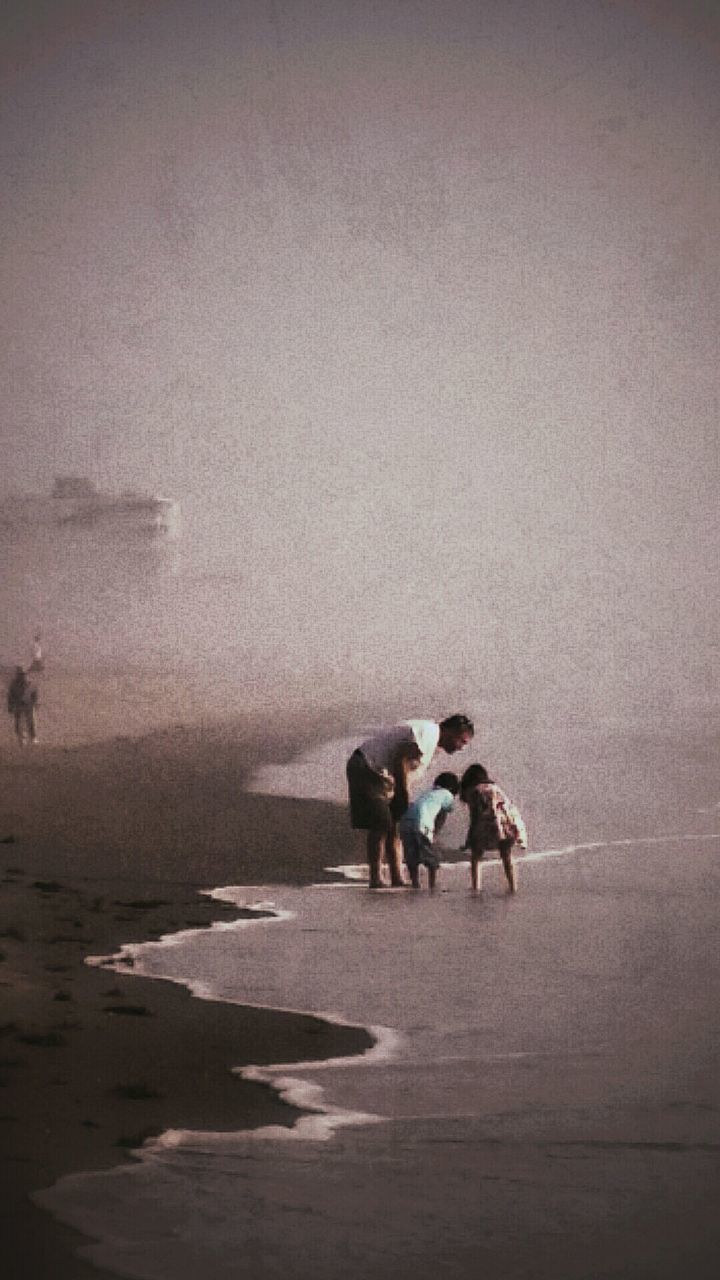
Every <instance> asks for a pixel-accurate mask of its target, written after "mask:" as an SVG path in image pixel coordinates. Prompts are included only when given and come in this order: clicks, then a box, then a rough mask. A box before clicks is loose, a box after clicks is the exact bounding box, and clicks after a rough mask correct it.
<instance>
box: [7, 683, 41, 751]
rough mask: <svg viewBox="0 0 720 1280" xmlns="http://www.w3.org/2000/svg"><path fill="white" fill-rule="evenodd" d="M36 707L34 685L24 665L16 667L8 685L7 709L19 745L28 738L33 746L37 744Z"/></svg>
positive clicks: (36, 699) (36, 693)
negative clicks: (12, 720)
mask: <svg viewBox="0 0 720 1280" xmlns="http://www.w3.org/2000/svg"><path fill="white" fill-rule="evenodd" d="M37 707H38V692H37V689H36V688H35V685H34V684H33V682H32V680H29V679H28V676H27V672H26V671H25V669H24V667H16V668H15V675H14V676H13V678H12V680H11V681H10V684H9V686H8V693H7V709H8V712H9V714H10V715H11V716H12V717H13V719H14V721H15V733H16V734H17V740H18V742H19V743H20V746H21V747H24V746H25V743H26V741H27V740H28V739H29V740H30V742H31V743H32V745H33V746H36V745H37V740H38V738H37Z"/></svg>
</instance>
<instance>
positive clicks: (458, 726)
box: [440, 713, 475, 735]
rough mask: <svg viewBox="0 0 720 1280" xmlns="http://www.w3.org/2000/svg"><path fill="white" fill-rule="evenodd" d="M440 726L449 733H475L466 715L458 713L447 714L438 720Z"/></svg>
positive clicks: (473, 726)
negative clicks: (445, 717)
mask: <svg viewBox="0 0 720 1280" xmlns="http://www.w3.org/2000/svg"><path fill="white" fill-rule="evenodd" d="M440 728H441V729H447V730H448V731H449V732H450V733H470V734H473V735H474V734H475V725H474V724H473V722H472V720H470V719H468V717H467V716H463V715H460V714H459V713H458V714H457V715H454V716H448V717H447V719H446V720H441V721H440Z"/></svg>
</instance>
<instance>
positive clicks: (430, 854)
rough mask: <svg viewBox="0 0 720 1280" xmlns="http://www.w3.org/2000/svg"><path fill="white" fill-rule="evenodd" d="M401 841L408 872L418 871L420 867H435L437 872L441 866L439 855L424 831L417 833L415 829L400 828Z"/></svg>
mask: <svg viewBox="0 0 720 1280" xmlns="http://www.w3.org/2000/svg"><path fill="white" fill-rule="evenodd" d="M400 839H401V840H402V845H403V853H404V855H405V864H406V866H407V869H408V871H417V869H418V867H420V866H423V867H434V868H435V870H436V871H437V869H438V867H439V866H440V858H439V855H438V853H437V851H436V849H434V847H433V845H432V844H431V842H430V841H429V840H428V838H427V836H426V835H424V834H423V832H422V831H416V830H415V829H414V827H409V828H407V829H404V828H403V827H400Z"/></svg>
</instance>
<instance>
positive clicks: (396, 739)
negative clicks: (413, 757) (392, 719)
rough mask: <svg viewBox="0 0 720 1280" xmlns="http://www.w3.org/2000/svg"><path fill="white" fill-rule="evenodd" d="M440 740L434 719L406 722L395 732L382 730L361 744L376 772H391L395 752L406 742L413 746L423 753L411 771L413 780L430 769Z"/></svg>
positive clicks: (393, 730)
mask: <svg viewBox="0 0 720 1280" xmlns="http://www.w3.org/2000/svg"><path fill="white" fill-rule="evenodd" d="M439 739H440V725H439V724H438V723H437V722H436V721H435V720H404V721H403V723H402V724H396V725H395V726H394V727H393V728H392V729H383V730H382V731H381V732H380V733H378V734H377V735H376V736H375V737H373V738H368V739H367V741H366V742H363V743H361V746H360V750H361V751H362V753H363V755H364V757H365V759H366V760H367V762H368V764H369V765H371V766H372V768H373V769H391V768H392V765H393V762H394V760H395V753H396V751H397V749H398V747H399V746H401V745H402V744H404V743H408V744H411V743H414V744H415V745H416V746H417V747H418V748H419V750H420V759H419V760H418V763H417V766H416V768H414V769H413V770H412V772H411V775H410V776H411V778H412V779H413V781H414V780H415V779H416V778H419V777H420V776H421V775H422V774H423V773H424V772H425V770H426V769H427V767H428V765H429V764H430V761H431V760H432V758H433V756H434V755H435V752H436V751H437V745H438V741H439Z"/></svg>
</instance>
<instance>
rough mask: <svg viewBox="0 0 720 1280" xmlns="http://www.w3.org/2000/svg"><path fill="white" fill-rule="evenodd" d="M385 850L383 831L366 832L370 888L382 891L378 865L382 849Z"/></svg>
mask: <svg viewBox="0 0 720 1280" xmlns="http://www.w3.org/2000/svg"><path fill="white" fill-rule="evenodd" d="M384 848H385V832H384V831H368V833H367V860H368V867H369V868H370V888H371V889H382V887H383V881H382V876H381V875H380V863H381V861H382V855H383V849H384Z"/></svg>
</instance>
